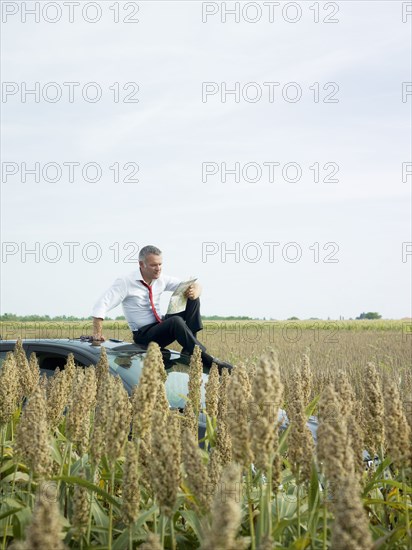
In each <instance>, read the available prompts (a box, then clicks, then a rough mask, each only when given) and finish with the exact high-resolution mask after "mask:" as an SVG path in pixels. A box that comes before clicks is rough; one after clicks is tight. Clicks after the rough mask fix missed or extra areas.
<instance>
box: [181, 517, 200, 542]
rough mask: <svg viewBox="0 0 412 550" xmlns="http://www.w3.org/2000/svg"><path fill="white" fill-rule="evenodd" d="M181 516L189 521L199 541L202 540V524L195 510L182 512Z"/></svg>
mask: <svg viewBox="0 0 412 550" xmlns="http://www.w3.org/2000/svg"><path fill="white" fill-rule="evenodd" d="M180 515H181V516H182V517H183V518H184V519H185V520H186V521H187V523H188V524H189V526H190V527H191V528H192V529H193V531H194V533H195V535H196V537H197V539H198V540H199V541H200V540H202V524H201V523H200V520H199V517H198V515H197V514H196V513H195V512H194V511H193V510H182V511H181V512H180Z"/></svg>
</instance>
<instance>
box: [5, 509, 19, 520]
mask: <svg viewBox="0 0 412 550" xmlns="http://www.w3.org/2000/svg"><path fill="white" fill-rule="evenodd" d="M19 510H21V507H20V508H10V509H9V510H7V512H3V513H2V514H0V520H1V519H4V518H7V517H9V516H12V515H13V514H14V513H15V512H18V511H19Z"/></svg>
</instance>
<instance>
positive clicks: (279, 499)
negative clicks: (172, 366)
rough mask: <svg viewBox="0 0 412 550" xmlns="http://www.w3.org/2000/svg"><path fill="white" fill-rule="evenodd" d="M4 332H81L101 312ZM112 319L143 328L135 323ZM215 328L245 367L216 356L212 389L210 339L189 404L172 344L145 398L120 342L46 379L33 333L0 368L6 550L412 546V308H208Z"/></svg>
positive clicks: (208, 335)
mask: <svg viewBox="0 0 412 550" xmlns="http://www.w3.org/2000/svg"><path fill="white" fill-rule="evenodd" d="M0 332H1V335H2V338H5V339H17V338H18V337H21V338H65V337H70V338H74V337H78V336H80V335H82V334H91V324H90V323H83V322H78V323H75V322H71V323H3V324H2V326H1V329H0ZM103 332H104V334H105V336H106V338H116V339H125V340H129V341H130V340H131V334H130V332H129V330H128V328H127V325H126V323H125V322H124V321H106V322H105V323H104V331H103ZM199 339H200V340H201V341H202V342H203V343H204V344H205V345H206V346H207V348H208V350H209V351H210V352H211V353H212V354H213V355H215V356H217V357H220V358H222V359H225V360H228V361H230V362H232V363H233V364H234V365H235V369H234V370H233V372H232V374H231V375H228V373H227V372H226V371H224V372H223V374H222V375H221V376H219V374H218V371H217V369H216V367H213V368H212V370H211V373H210V376H209V380H208V383H207V384H206V388H205V394H206V398H205V403H202V402H201V384H202V365H201V360H200V355H199V350H198V348H196V349H195V353H194V354H193V356H192V358H191V363H190V375H189V393H188V396H187V399H186V405H185V408H184V410H183V411H177V410H171V409H169V406H168V402H167V398H166V392H165V384H164V382H165V370H164V366H163V363H162V355H161V353H160V350H159V348H158V346H157V345H156V344H151V345H150V347H149V350H148V354H147V357H146V359H145V363H144V368H143V371H142V376H141V378H140V381H139V384H138V385H137V386H136V387H135V389H134V392H133V394H132V396H130V397H129V396H128V395H127V393H126V391H125V390H124V388H123V385H122V383H121V382H120V380H119V379H118V378H115V377H113V376H112V375H111V374H109V372H108V362H107V358H106V355H105V352H104V348H102V352H101V358H100V362H99V364H98V365H97V366H96V368H94V367H89V368H86V369H83V368H80V367H77V366H76V365H75V363H74V361H73V359H72V358H69V360H68V362H67V365H66V368H65V369H64V370H62V371H57V372H56V374H55V375H54V376H53V377H51V378H49V379H45V378H43V377H41V376H40V375H39V369H38V364H37V361H36V357H35V356H32V357H31V358H30V361H27V359H26V356H25V354H24V352H23V350H22V347H21V345H20V344H19V343H18V344H17V346H16V350H15V352H14V354H9V355H8V357H7V358H6V359H5V361H4V362H3V364H2V369H1V371H0V444H1V449H0V494H1V506H0V547H1V548H13V549H14V550H16V549H25V550H32V549H42V550H48V549H50V550H59V549H62V548H80V549H88V548H94V549H103V548H109V549H114V550H115V549H116V550H123V549H125V550H127V549H132V548H142V549H143V550H157V549H162V548H168V549H169V548H170V549H192V548H201V549H203V550H235V549H252V550H269V549H272V548H273V549H275V548H276V549H286V548H290V549H294V550H301V549H305V548H307V549H313V550H315V549H319V550H321V549H322V550H324V549H332V550H372V549H373V550H375V549H376V550H377V549H382V550H392V549H404V550H407V549H409V548H411V547H412V444H411V442H412V361H411V359H412V347H411V346H412V322H411V321H408V320H405V321H380V320H378V321H320V320H314V321H230V322H229V321H207V322H205V327H204V330H203V332H201V333H200V334H199ZM170 347H172V348H174V349H177V350H178V349H179V346H178V345H177V344H176V345H171V346H170ZM279 409H284V410H286V413H287V415H288V418H289V421H290V422H289V425H288V427H287V428H286V429H280V424H279V423H278V410H279ZM199 413H204V417H205V418H206V434H205V437H204V438H203V439H202V440H201V441H200V442H199V436H198V425H197V419H198V416H199ZM311 415H315V416H316V417H317V419H318V430H317V442H316V443H315V442H314V439H313V436H312V434H311V432H310V431H309V429H308V427H307V419H308V417H309V416H311ZM199 443H200V445H199ZM365 451H366V452H367V453H368V454H367V455H366V453H365Z"/></svg>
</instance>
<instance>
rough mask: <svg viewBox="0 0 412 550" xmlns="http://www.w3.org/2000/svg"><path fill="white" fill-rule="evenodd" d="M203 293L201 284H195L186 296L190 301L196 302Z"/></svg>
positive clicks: (190, 287)
mask: <svg viewBox="0 0 412 550" xmlns="http://www.w3.org/2000/svg"><path fill="white" fill-rule="evenodd" d="M201 293H202V287H201V285H200V284H199V283H193V284H191V285H190V286H189V288H188V289H187V290H186V292H185V296H186V298H189V300H196V298H199V296H200V295H201Z"/></svg>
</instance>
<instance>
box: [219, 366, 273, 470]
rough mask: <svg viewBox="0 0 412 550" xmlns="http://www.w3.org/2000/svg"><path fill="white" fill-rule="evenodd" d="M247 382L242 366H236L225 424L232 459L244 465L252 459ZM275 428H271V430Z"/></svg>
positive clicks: (230, 387) (229, 389)
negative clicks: (230, 444)
mask: <svg viewBox="0 0 412 550" xmlns="http://www.w3.org/2000/svg"><path fill="white" fill-rule="evenodd" d="M246 380H247V382H249V379H248V378H247V374H246V372H245V368H244V367H236V369H234V372H233V374H232V380H231V382H230V385H229V388H228V413H227V424H228V428H229V433H230V439H231V441H232V457H233V460H234V461H235V462H237V463H239V464H241V465H242V466H244V467H246V466H248V465H249V464H250V463H251V462H252V461H253V456H252V450H251V444H250V437H249V422H248V421H249V418H248V416H249V403H248V397H249V395H248V387H247V384H246V383H245V381H246ZM274 431H275V430H274V429H273V432H274Z"/></svg>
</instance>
